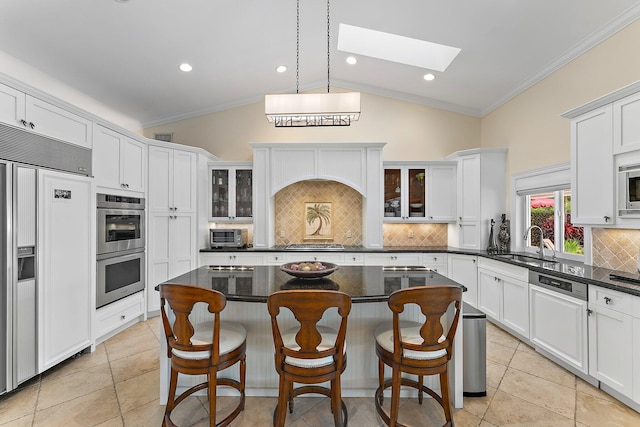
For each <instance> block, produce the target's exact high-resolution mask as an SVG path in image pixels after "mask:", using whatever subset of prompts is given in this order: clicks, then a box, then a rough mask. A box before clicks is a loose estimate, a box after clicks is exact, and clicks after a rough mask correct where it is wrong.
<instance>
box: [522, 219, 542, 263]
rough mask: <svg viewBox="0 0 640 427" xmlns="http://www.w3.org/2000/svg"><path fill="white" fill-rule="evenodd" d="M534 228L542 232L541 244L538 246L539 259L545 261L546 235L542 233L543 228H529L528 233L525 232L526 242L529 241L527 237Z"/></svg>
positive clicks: (534, 226) (535, 226)
mask: <svg viewBox="0 0 640 427" xmlns="http://www.w3.org/2000/svg"><path fill="white" fill-rule="evenodd" d="M532 228H537V229H538V230H539V231H540V244H539V245H538V258H540V259H544V241H543V238H544V234H543V232H542V228H540V227H538V226H537V225H532V226H530V227H529V228H527V231H525V232H524V237H523V239H524V241H525V242H526V241H527V236H528V235H529V231H531V229H532Z"/></svg>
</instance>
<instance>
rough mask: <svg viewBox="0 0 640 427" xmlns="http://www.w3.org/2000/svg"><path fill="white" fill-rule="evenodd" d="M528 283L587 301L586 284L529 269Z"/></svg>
mask: <svg viewBox="0 0 640 427" xmlns="http://www.w3.org/2000/svg"><path fill="white" fill-rule="evenodd" d="M529 283H531V284H532V285H537V286H541V287H543V288H546V289H550V290H552V291H557V292H560V293H562V294H565V295H569V296H572V297H574V298H578V299H581V300H583V301H587V296H588V292H587V284H586V283H580V282H574V281H572V280H565V279H560V278H557V277H554V276H547V275H545V274H540V273H538V272H536V271H529Z"/></svg>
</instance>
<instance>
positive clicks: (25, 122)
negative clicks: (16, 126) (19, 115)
mask: <svg viewBox="0 0 640 427" xmlns="http://www.w3.org/2000/svg"><path fill="white" fill-rule="evenodd" d="M20 123H21V124H22V126H24V127H27V121H26V120H25V119H20Z"/></svg>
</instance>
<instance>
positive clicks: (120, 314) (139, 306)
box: [95, 292, 145, 343]
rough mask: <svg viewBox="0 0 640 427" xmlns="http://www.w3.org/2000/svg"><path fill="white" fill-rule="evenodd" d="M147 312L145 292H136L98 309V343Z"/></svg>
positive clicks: (96, 334)
mask: <svg viewBox="0 0 640 427" xmlns="http://www.w3.org/2000/svg"><path fill="white" fill-rule="evenodd" d="M144 313H145V307H144V292H136V293H135V294H133V295H129V296H128V297H126V298H123V299H120V300H118V301H115V302H113V303H111V304H109V305H106V306H104V307H102V308H99V309H97V310H96V332H95V336H96V343H100V342H102V341H105V340H106V339H108V338H109V337H111V336H113V335H115V334H117V333H118V332H120V331H122V330H124V329H125V328H126V327H128V326H129V325H131V324H133V323H135V322H137V321H138V320H140V319H141V318H142V317H143V316H144Z"/></svg>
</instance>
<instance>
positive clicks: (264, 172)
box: [251, 143, 385, 248]
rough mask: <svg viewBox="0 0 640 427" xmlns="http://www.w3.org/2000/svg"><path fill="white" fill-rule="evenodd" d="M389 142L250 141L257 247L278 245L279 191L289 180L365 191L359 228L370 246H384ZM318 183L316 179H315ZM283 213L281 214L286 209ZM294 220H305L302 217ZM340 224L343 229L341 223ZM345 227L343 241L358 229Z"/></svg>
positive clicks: (363, 192)
mask: <svg viewBox="0 0 640 427" xmlns="http://www.w3.org/2000/svg"><path fill="white" fill-rule="evenodd" d="M384 145H385V143H251V146H252V147H253V174H254V185H253V203H254V206H253V207H254V215H253V217H254V241H253V245H254V247H256V248H270V247H272V246H274V245H275V244H276V243H275V242H276V237H275V233H276V226H275V224H276V213H277V212H276V202H275V199H276V197H275V196H276V193H278V192H279V191H280V190H282V189H285V188H286V187H288V186H289V185H292V184H295V183H300V182H307V181H308V182H309V185H318V186H324V187H325V188H324V189H323V190H328V189H329V187H331V186H333V185H337V184H338V183H340V184H343V185H345V186H348V187H350V188H351V189H353V190H355V191H356V192H357V193H360V194H361V195H362V197H361V206H362V208H361V228H360V229H359V230H357V231H358V232H360V233H361V236H362V238H361V244H362V245H363V246H365V247H367V248H382V220H383V217H382V215H383V212H382V209H381V208H380V207H381V206H382V188H383V178H382V176H383V169H382V148H383V147H384ZM314 182H315V184H311V183H314ZM330 183H332V184H330ZM338 188H339V187H338ZM318 197H320V196H318ZM325 197H326V196H325ZM313 201H314V200H305V201H297V203H302V204H304V203H305V202H313ZM315 201H317V202H326V201H328V200H315ZM278 213H279V214H280V215H281V214H282V212H281V211H279V212H278ZM292 220H294V221H299V222H300V223H302V221H303V218H302V217H301V218H299V219H297V220H296V219H295V218H294V219H292ZM336 225H337V224H336ZM338 228H339V229H342V225H340V227H338ZM342 230H343V231H342V232H343V236H340V239H339V240H343V239H344V238H346V234H347V233H346V232H347V231H351V235H352V236H353V235H354V234H356V230H345V229H342ZM335 240H336V239H335V237H334V241H335ZM347 244H359V243H355V242H353V243H352V242H347Z"/></svg>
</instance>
